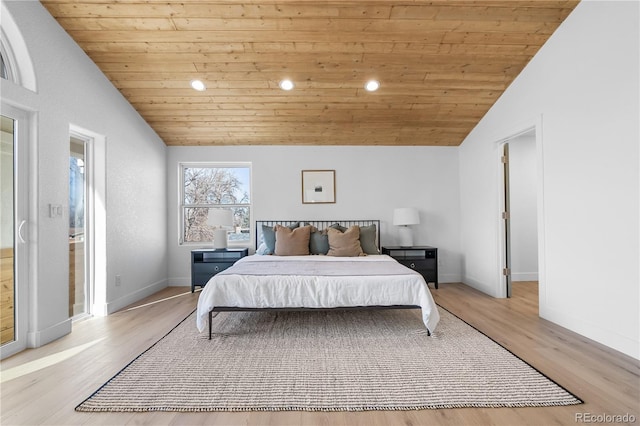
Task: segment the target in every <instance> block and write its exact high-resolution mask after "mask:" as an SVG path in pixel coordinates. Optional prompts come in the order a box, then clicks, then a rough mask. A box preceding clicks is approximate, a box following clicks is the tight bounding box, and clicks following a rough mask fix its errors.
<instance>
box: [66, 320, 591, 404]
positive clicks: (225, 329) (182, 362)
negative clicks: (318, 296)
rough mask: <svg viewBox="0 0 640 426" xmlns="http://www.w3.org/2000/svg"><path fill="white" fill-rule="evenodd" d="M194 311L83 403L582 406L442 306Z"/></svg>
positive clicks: (561, 389)
mask: <svg viewBox="0 0 640 426" xmlns="http://www.w3.org/2000/svg"><path fill="white" fill-rule="evenodd" d="M440 314H441V321H440V324H439V325H438V328H437V330H436V332H435V333H434V335H433V336H428V335H427V333H426V330H425V328H424V325H423V324H422V321H421V319H420V315H419V311H418V310H376V311H342V312H341V311H331V312H278V313H275V312H233V313H230V312H229V313H219V314H218V315H217V316H216V317H215V318H214V321H213V329H214V332H215V333H216V334H215V335H214V337H213V340H211V341H209V340H208V334H207V333H206V332H205V333H202V334H199V333H198V332H197V330H196V326H195V317H194V315H193V314H191V315H190V316H189V317H187V318H186V319H185V320H184V321H183V322H182V323H180V324H179V325H178V326H177V327H176V328H174V329H173V330H172V331H171V332H170V333H169V334H167V335H166V336H165V337H164V338H162V339H161V340H160V341H158V342H157V343H156V344H155V345H154V346H152V347H151V348H149V349H148V350H147V351H146V352H144V353H143V354H141V355H140V356H139V357H138V358H136V359H135V360H134V361H133V362H131V363H130V364H129V365H128V366H126V367H125V368H124V369H123V370H122V371H120V373H118V374H117V375H116V376H115V377H113V378H112V379H111V380H110V381H109V382H107V383H106V384H105V385H103V386H102V387H101V388H100V389H98V390H97V391H96V392H95V393H94V394H93V395H92V396H90V397H89V398H88V399H87V400H85V401H84V402H82V403H81V404H80V405H78V407H76V410H77V411H253V410H274V411H275V410H306V411H362V410H412V409H431V408H453V407H525V406H534V407H535V406H551V405H570V404H579V403H581V402H582V401H580V400H579V399H578V398H576V397H575V396H573V395H572V394H571V393H569V392H568V391H566V390H565V389H563V388H562V387H560V386H559V385H557V384H556V383H554V382H553V381H552V380H550V379H548V378H547V377H545V376H544V375H542V374H541V373H539V372H538V371H537V370H535V369H534V368H532V367H531V366H529V365H528V364H527V363H525V362H523V361H522V360H520V359H519V358H517V357H516V356H514V355H513V354H512V353H510V352H509V351H507V350H506V349H504V348H503V347H501V346H500V345H498V344H497V343H495V342H494V341H493V340H491V339H489V338H488V337H486V336H485V335H484V334H482V333H480V332H478V331H477V330H475V329H474V328H473V327H471V326H469V325H468V324H466V323H464V322H463V321H462V320H460V319H459V318H457V317H455V316H454V315H452V314H450V313H449V312H447V311H446V310H444V309H442V308H441V309H440Z"/></svg>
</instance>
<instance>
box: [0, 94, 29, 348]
mask: <svg viewBox="0 0 640 426" xmlns="http://www.w3.org/2000/svg"><path fill="white" fill-rule="evenodd" d="M0 112H1V115H2V117H1V133H2V142H1V150H0V152H1V157H0V158H1V160H0V186H1V188H2V193H1V194H2V195H1V197H2V207H1V208H0V224H1V229H0V254H1V263H0V265H1V267H0V269H1V277H2V289H1V291H2V293H1V295H0V299H1V304H0V305H1V306H0V311H1V313H0V314H1V321H0V324H1V327H0V328H1V335H2V341H1V346H0V358H6V357H7V356H10V355H13V354H15V353H17V352H20V351H21V350H23V349H25V348H26V347H27V342H26V341H27V326H28V324H27V318H28V313H27V309H28V302H27V301H28V294H27V292H28V289H29V283H28V275H29V274H28V273H29V271H28V255H29V214H28V213H29V181H28V179H29V173H28V164H29V162H28V161H27V160H28V145H29V135H28V129H29V125H28V124H29V123H28V114H27V113H25V112H24V111H21V110H19V109H16V108H14V107H12V106H9V105H5V104H4V103H2V108H1V111H0Z"/></svg>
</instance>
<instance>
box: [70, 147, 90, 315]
mask: <svg viewBox="0 0 640 426" xmlns="http://www.w3.org/2000/svg"><path fill="white" fill-rule="evenodd" d="M86 146H87V141H85V140H83V139H81V138H79V137H74V136H71V138H70V143H69V317H70V318H76V317H79V316H83V315H85V314H88V313H89V311H88V308H89V294H90V291H89V290H90V286H89V274H88V270H89V268H88V267H87V265H88V262H87V261H88V256H87V248H88V247H89V241H88V236H89V233H88V232H86V231H87V229H86V226H87V219H86V212H87V208H86V200H87V179H86V176H87V175H88V173H87V172H88V170H87V161H86V160H87V156H86V149H87V147H86Z"/></svg>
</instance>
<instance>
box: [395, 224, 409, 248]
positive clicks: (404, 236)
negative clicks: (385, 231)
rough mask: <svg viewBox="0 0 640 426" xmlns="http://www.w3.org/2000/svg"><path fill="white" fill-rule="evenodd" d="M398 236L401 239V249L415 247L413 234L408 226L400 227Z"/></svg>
mask: <svg viewBox="0 0 640 426" xmlns="http://www.w3.org/2000/svg"><path fill="white" fill-rule="evenodd" d="M398 236H399V237H400V246H401V247H412V246H413V233H412V232H411V228H409V227H408V226H407V225H402V226H400V229H398Z"/></svg>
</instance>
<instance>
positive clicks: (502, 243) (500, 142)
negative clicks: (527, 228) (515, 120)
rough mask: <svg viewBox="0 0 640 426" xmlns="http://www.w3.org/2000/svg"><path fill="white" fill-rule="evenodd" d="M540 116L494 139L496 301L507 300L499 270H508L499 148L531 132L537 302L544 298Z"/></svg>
mask: <svg viewBox="0 0 640 426" xmlns="http://www.w3.org/2000/svg"><path fill="white" fill-rule="evenodd" d="M542 118H543V117H542V115H540V116H538V117H536V118H535V119H533V120H530V121H529V122H528V123H520V125H516V126H514V127H512V128H511V130H510V131H504V132H503V133H502V134H506V135H507V136H505V137H501V138H496V139H495V142H494V145H495V148H496V149H495V152H496V160H495V164H496V169H497V171H498V172H497V173H496V175H497V182H496V188H497V190H498V204H497V205H496V215H495V217H496V221H497V229H498V235H497V239H498V253H497V258H498V264H497V266H498V268H497V271H496V274H497V282H498V283H499V286H498V293H497V294H498V297H503V298H504V297H508V284H509V283H508V279H507V277H506V276H505V275H504V274H503V269H504V268H507V267H509V266H510V265H508V264H506V251H507V248H508V247H507V243H506V232H507V229H506V226H505V221H504V220H503V219H502V211H503V209H504V206H505V201H506V200H505V187H504V179H505V174H504V173H505V172H504V164H503V163H502V155H503V146H504V144H506V143H508V142H509V141H511V140H512V139H515V138H517V137H519V136H522V135H524V134H526V133H529V132H531V131H533V132H535V140H536V174H537V178H536V179H537V181H536V213H537V226H538V229H537V238H538V283H539V285H538V289H539V292H538V294H539V296H538V297H539V301H542V300H543V299H545V298H546V293H545V291H546V290H545V289H546V287H545V283H546V274H545V270H546V262H545V226H544V224H545V217H544V211H545V210H544V150H543V137H542V136H543V133H542V131H543V120H542Z"/></svg>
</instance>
